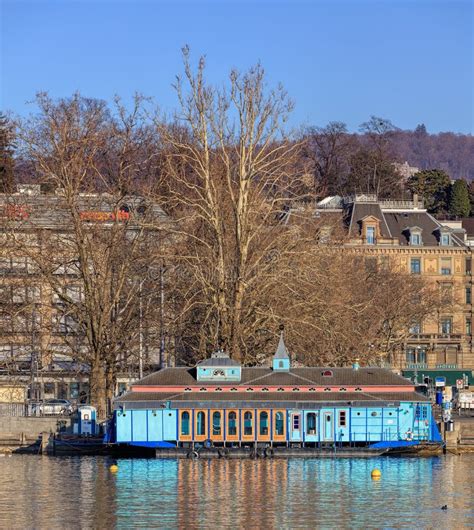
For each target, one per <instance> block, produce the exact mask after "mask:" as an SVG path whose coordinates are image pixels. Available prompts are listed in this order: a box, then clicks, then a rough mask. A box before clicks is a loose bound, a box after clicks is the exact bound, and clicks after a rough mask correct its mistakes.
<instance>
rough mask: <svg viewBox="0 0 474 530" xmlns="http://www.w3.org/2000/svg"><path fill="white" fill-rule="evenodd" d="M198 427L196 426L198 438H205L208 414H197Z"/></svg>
mask: <svg viewBox="0 0 474 530" xmlns="http://www.w3.org/2000/svg"><path fill="white" fill-rule="evenodd" d="M196 423H197V425H196V434H197V435H198V436H204V435H205V434H206V413H205V412H202V411H200V412H198V413H197V422H196Z"/></svg>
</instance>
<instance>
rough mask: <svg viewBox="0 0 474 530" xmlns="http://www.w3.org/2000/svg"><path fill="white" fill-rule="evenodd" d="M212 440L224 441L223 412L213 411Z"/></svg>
mask: <svg viewBox="0 0 474 530" xmlns="http://www.w3.org/2000/svg"><path fill="white" fill-rule="evenodd" d="M210 430H211V440H212V441H213V442H222V441H223V440H224V414H223V411H222V410H211V425H210Z"/></svg>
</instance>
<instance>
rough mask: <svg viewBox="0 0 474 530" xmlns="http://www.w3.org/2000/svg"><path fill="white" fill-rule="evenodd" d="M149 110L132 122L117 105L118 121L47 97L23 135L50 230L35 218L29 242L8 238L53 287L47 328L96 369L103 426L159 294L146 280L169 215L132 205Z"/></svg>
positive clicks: (82, 102)
mask: <svg viewBox="0 0 474 530" xmlns="http://www.w3.org/2000/svg"><path fill="white" fill-rule="evenodd" d="M142 103H143V100H142V98H140V97H137V98H136V99H135V105H134V107H133V108H132V110H131V111H130V112H126V111H125V109H124V108H123V107H122V106H121V105H120V102H119V101H117V106H116V112H115V113H114V114H113V115H112V114H111V113H110V111H109V110H108V109H107V107H106V106H105V104H104V103H103V102H100V101H96V100H90V99H86V98H82V97H81V96H79V95H77V94H76V95H74V96H73V97H72V98H71V99H68V100H59V101H57V102H55V101H53V100H51V99H50V98H49V97H48V96H47V95H45V94H40V95H39V96H38V99H37V104H38V106H39V109H40V112H39V114H38V115H36V116H34V117H32V118H31V119H30V120H28V121H27V122H24V123H22V124H21V126H20V128H19V138H20V141H21V147H22V149H23V154H24V157H25V158H27V159H29V160H30V161H31V162H32V163H34V166H35V170H36V172H37V177H38V179H39V180H40V181H41V182H43V183H47V184H49V185H50V186H51V188H52V189H55V190H56V193H55V195H54V196H50V197H49V198H48V199H47V200H46V203H45V205H43V207H44V206H46V208H48V209H50V212H49V218H50V224H49V226H45V225H44V224H43V225H42V226H41V223H39V224H38V223H37V224H36V225H35V215H34V214H33V215H32V216H31V217H30V218H29V219H28V221H25V223H27V224H28V223H30V226H29V227H28V229H29V230H26V231H25V230H23V234H25V233H27V234H28V236H27V238H26V241H25V237H21V235H20V232H21V231H20V230H19V227H18V226H15V227H13V228H12V230H11V234H10V235H11V237H12V241H13V242H14V244H15V245H16V246H17V249H16V251H17V252H20V251H21V252H23V253H24V254H26V255H28V257H29V259H31V260H32V261H33V262H34V263H35V265H36V267H37V268H38V271H39V274H40V276H41V279H42V281H43V282H44V284H45V285H47V286H48V289H49V291H50V296H49V297H48V298H49V300H50V303H51V304H52V307H51V314H50V318H49V319H48V322H50V323H51V325H52V327H53V328H54V331H55V332H56V333H57V332H60V336H61V340H62V341H63V342H64V343H65V344H66V345H68V347H69V349H70V351H71V352H72V356H73V357H74V358H75V359H76V360H79V361H81V362H83V363H86V364H87V365H89V366H90V393H91V402H92V403H94V404H95V405H96V406H97V407H98V412H99V415H100V416H101V417H103V416H104V415H105V413H106V402H107V400H110V399H111V397H112V395H113V391H114V384H115V376H116V372H117V367H118V366H119V365H120V363H124V362H126V361H127V359H128V357H129V355H130V353H131V352H136V344H137V343H138V338H139V337H138V333H139V329H140V325H141V319H143V318H144V315H148V311H149V310H151V309H152V308H153V307H154V304H151V303H147V302H145V303H143V301H142V302H140V299H142V298H143V297H142V296H141V295H142V293H144V292H146V293H147V296H146V297H145V299H146V300H147V301H148V302H149V301H150V300H151V299H152V293H153V289H154V288H155V286H156V285H155V282H153V281H151V280H150V278H149V277H148V276H147V273H148V272H149V271H150V270H153V268H154V267H155V268H156V267H159V264H160V263H161V256H160V254H159V244H160V235H159V233H158V232H159V223H157V219H156V217H157V215H158V216H160V215H161V213H162V212H161V211H160V210H158V211H157V210H156V208H154V206H153V205H152V204H151V203H149V202H147V201H145V200H142V199H141V198H140V197H137V196H134V195H132V194H133V190H134V187H135V186H136V183H137V181H138V180H139V179H144V180H146V175H144V173H146V171H148V170H149V163H150V158H149V152H148V144H147V142H145V138H146V131H144V129H143V123H142V116H141V110H142ZM35 207H36V208H38V205H37V204H36V206H35V204H32V208H35ZM37 213H38V216H40V217H41V215H43V218H44V215H45V212H44V211H43V212H42V214H41V213H40V212H39V211H38V212H37ZM46 217H47V216H46ZM161 220H163V219H161ZM25 223H23V229H25V228H27V227H26V226H25ZM32 229H34V230H32ZM151 232H153V236H152V235H151ZM32 235H33V236H34V237H32ZM25 243H27V244H25ZM145 318H146V317H145ZM139 319H140V322H139ZM139 324H140V325H139Z"/></svg>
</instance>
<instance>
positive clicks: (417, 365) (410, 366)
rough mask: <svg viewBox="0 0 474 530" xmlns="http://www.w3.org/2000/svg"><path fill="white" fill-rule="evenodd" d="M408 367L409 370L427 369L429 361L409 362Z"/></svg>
mask: <svg viewBox="0 0 474 530" xmlns="http://www.w3.org/2000/svg"><path fill="white" fill-rule="evenodd" d="M406 369H407V370H427V369H428V363H407V364H406Z"/></svg>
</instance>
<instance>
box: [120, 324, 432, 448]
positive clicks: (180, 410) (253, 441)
mask: <svg viewBox="0 0 474 530" xmlns="http://www.w3.org/2000/svg"><path fill="white" fill-rule="evenodd" d="M111 441H113V442H114V443H115V444H117V445H118V446H134V447H147V448H155V449H157V453H158V454H159V453H160V450H162V452H166V450H167V449H170V448H175V449H178V450H180V451H181V452H182V453H184V454H186V452H188V453H189V454H194V453H190V451H194V450H195V449H196V448H197V449H199V448H201V447H202V448H206V449H209V448H213V447H215V448H217V449H220V450H221V452H222V450H224V451H225V452H226V453H229V452H232V450H236V452H238V451H239V450H240V451H241V450H242V448H244V449H245V448H247V447H250V448H254V449H255V450H258V449H259V448H266V449H270V450H273V449H275V450H277V451H278V450H279V449H280V448H290V449H291V448H293V449H294V448H297V449H301V450H303V449H310V450H311V449H312V450H315V449H324V448H329V447H332V448H344V449H350V448H359V449H360V448H361V447H368V446H369V447H373V448H389V447H392V448H393V447H397V446H405V447H406V446H407V445H416V444H420V443H429V442H439V441H440V437H439V432H438V429H437V426H436V424H435V423H434V421H433V418H432V411H431V403H430V401H429V400H428V399H427V398H426V397H425V396H423V395H421V394H418V393H416V392H415V387H414V384H413V383H412V382H410V381H409V380H407V379H405V378H403V377H401V376H399V375H396V374H395V373H393V372H391V371H390V370H386V369H383V368H372V367H359V365H358V363H355V364H354V365H353V367H352V368H325V367H323V368H321V367H304V368H300V367H292V365H291V360H290V356H289V354H288V351H287V348H286V346H285V343H284V339H283V332H282V334H281V336H280V341H279V344H278V348H277V350H276V352H275V355H274V356H273V359H272V366H271V367H244V366H241V365H240V364H239V363H238V362H236V361H234V360H233V359H230V358H229V357H228V356H227V355H226V354H225V353H224V352H222V351H218V352H216V353H215V354H213V355H212V356H211V358H209V359H205V360H203V361H201V362H199V363H198V364H197V365H196V366H195V367H192V368H189V367H177V368H165V369H163V370H160V371H158V372H156V373H153V374H151V375H149V376H147V377H145V378H143V379H142V380H140V381H138V382H136V383H135V384H134V385H133V386H132V388H131V391H130V392H128V393H126V394H124V395H123V396H120V397H119V398H117V399H116V400H115V402H114V416H113V419H112V436H111Z"/></svg>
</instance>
